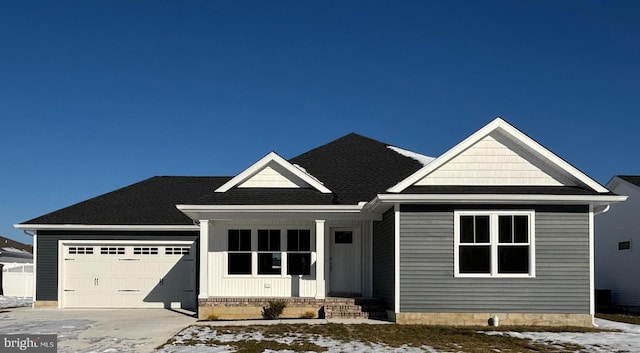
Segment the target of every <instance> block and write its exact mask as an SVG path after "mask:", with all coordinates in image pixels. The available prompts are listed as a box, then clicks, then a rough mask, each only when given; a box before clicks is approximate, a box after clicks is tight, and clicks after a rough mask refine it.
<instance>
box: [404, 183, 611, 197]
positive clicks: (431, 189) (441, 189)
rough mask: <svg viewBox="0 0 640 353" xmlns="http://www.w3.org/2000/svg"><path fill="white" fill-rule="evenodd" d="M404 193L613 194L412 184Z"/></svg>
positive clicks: (573, 189)
mask: <svg viewBox="0 0 640 353" xmlns="http://www.w3.org/2000/svg"><path fill="white" fill-rule="evenodd" d="M402 193H403V194H512V195H513V194H523V195H524V194H538V195H613V193H611V192H609V193H606V194H602V193H599V192H597V191H594V190H591V189H585V188H581V187H578V186H461V185H460V186H458V185H434V186H410V187H408V188H406V189H405V190H404V191H403V192H402Z"/></svg>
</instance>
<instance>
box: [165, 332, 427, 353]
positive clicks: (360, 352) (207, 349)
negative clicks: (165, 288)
mask: <svg viewBox="0 0 640 353" xmlns="http://www.w3.org/2000/svg"><path fill="white" fill-rule="evenodd" d="M174 340H175V343H176V344H171V345H166V346H164V347H163V348H161V349H158V350H155V351H154V353H185V352H193V353H231V352H236V348H235V347H233V342H240V341H249V340H254V341H265V340H267V341H275V342H278V343H284V344H292V343H294V342H296V341H301V340H306V341H307V342H310V343H313V344H316V345H318V346H320V347H324V348H326V349H327V352H328V353H341V352H354V353H365V352H385V353H387V352H388V353H423V352H430V353H437V352H438V351H436V350H434V349H433V348H431V347H427V346H423V347H421V348H416V347H409V346H402V347H397V348H396V347H390V346H388V345H385V344H378V343H376V344H365V343H362V342H358V341H351V342H342V341H338V340H335V339H333V338H330V337H323V336H318V335H303V334H287V333H284V334H283V336H280V337H271V336H269V337H265V336H263V335H262V333H260V332H244V333H239V334H229V333H220V334H219V333H218V332H217V330H215V329H213V330H212V329H211V328H210V327H201V326H197V327H196V326H192V327H189V328H187V329H186V330H183V331H182V332H180V333H178V334H177V335H176V336H175V337H174ZM209 340H217V341H219V342H220V343H221V345H213V346H205V345H204V344H196V345H195V346H181V345H180V344H182V343H185V342H188V341H201V342H206V341H209ZM268 352H281V353H290V352H293V351H291V350H280V351H272V350H268Z"/></svg>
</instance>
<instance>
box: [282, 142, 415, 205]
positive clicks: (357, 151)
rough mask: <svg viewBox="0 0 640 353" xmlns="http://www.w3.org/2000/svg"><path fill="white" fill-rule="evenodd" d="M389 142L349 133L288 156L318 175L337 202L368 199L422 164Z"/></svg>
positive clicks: (344, 202) (291, 160)
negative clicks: (294, 155)
mask: <svg viewBox="0 0 640 353" xmlns="http://www.w3.org/2000/svg"><path fill="white" fill-rule="evenodd" d="M389 147H392V146H390V145H389V144H386V143H383V142H380V141H377V140H374V139H371V138H368V137H364V136H362V135H358V134H356V133H350V134H348V135H346V136H343V137H341V138H339V139H337V140H334V141H332V142H329V143H327V144H325V145H322V146H320V147H318V148H315V149H312V150H310V151H308V152H305V153H303V154H301V155H299V156H297V157H294V158H292V159H290V160H289V162H291V163H292V164H297V165H300V166H301V167H303V168H304V169H305V170H306V171H307V172H308V173H309V174H311V175H313V176H315V177H316V178H318V180H320V181H322V183H323V184H324V185H325V186H326V187H327V188H329V189H330V190H332V191H333V192H334V194H335V198H334V202H335V203H337V204H357V203H358V202H368V201H371V200H372V199H373V198H374V197H375V196H376V195H377V194H379V193H381V192H384V191H385V190H386V189H387V188H389V187H391V186H393V185H395V184H396V183H398V182H399V181H400V180H402V179H404V178H406V177H408V176H409V175H411V174H412V173H414V172H416V171H418V170H419V169H420V168H422V167H423V164H422V163H420V161H418V160H417V159H415V158H411V157H409V156H407V155H403V154H400V153H399V152H397V151H396V150H393V149H391V148H389ZM405 154H406V153H405Z"/></svg>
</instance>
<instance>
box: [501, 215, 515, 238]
mask: <svg viewBox="0 0 640 353" xmlns="http://www.w3.org/2000/svg"><path fill="white" fill-rule="evenodd" d="M512 220H513V216H499V217H498V242H500V243H513V228H512Z"/></svg>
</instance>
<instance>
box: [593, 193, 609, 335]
mask: <svg viewBox="0 0 640 353" xmlns="http://www.w3.org/2000/svg"><path fill="white" fill-rule="evenodd" d="M610 208H611V205H610V204H609V205H606V206H604V208H601V209H596V208H595V207H592V208H591V210H592V211H591V212H589V267H590V269H589V277H590V278H589V282H590V284H589V287H590V291H591V293H590V300H591V304H590V307H591V308H590V309H589V311H590V314H591V324H592V325H593V326H594V327H598V324H596V316H595V300H596V298H595V243H594V242H595V224H594V222H595V216H596V215H599V214H603V213H606V212H607V211H609V209H610Z"/></svg>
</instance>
